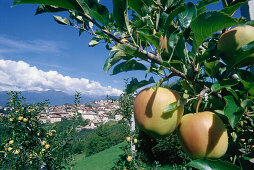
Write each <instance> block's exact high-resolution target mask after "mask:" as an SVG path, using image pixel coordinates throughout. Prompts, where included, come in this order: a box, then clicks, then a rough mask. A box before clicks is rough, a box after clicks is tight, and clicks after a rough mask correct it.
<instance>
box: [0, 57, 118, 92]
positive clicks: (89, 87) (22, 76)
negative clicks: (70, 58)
mask: <svg viewBox="0 0 254 170" xmlns="http://www.w3.org/2000/svg"><path fill="white" fill-rule="evenodd" d="M9 90H15V91H24V90H39V91H44V90H57V91H63V92H66V93H69V94H74V93H75V91H79V92H81V93H82V94H89V95H106V94H107V95H112V96H113V95H120V94H121V93H122V91H121V90H118V89H116V88H112V87H111V86H107V87H104V86H102V85H101V84H100V83H99V82H96V81H90V80H88V79H85V78H72V77H69V76H63V75H62V74H59V73H58V72H57V71H48V72H44V71H42V70H39V69H37V68H36V67H32V66H30V65H29V64H28V63H25V62H23V61H18V62H16V61H11V60H0V91H9Z"/></svg>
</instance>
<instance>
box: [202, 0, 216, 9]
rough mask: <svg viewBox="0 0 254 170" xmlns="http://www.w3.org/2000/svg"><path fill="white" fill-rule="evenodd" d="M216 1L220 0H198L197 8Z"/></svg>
mask: <svg viewBox="0 0 254 170" xmlns="http://www.w3.org/2000/svg"><path fill="white" fill-rule="evenodd" d="M218 2H220V0H201V1H198V3H197V8H198V9H201V8H204V7H205V6H207V5H210V4H214V3H218Z"/></svg>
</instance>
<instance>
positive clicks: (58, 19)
mask: <svg viewBox="0 0 254 170" xmlns="http://www.w3.org/2000/svg"><path fill="white" fill-rule="evenodd" d="M53 17H54V20H55V21H56V22H57V23H59V24H63V25H71V22H70V20H69V19H68V18H62V17H60V16H55V15H54V16H53Z"/></svg>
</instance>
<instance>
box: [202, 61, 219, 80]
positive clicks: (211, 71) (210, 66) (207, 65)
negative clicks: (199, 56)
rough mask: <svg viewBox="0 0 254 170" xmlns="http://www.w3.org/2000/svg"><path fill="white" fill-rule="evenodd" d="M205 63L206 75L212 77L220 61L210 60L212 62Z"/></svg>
mask: <svg viewBox="0 0 254 170" xmlns="http://www.w3.org/2000/svg"><path fill="white" fill-rule="evenodd" d="M204 65H205V72H206V74H207V75H208V76H210V77H212V78H214V77H215V75H216V74H217V73H218V72H219V68H220V62H219V60H216V61H212V62H209V63H208V62H206V61H205V62H204Z"/></svg>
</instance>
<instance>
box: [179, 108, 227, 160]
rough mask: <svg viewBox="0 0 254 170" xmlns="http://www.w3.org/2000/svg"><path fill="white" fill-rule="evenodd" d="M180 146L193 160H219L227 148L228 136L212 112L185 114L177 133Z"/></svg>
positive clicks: (220, 121)
mask: <svg viewBox="0 0 254 170" xmlns="http://www.w3.org/2000/svg"><path fill="white" fill-rule="evenodd" d="M177 135H178V139H179V141H180V144H181V146H182V148H183V150H185V152H187V153H188V154H189V155H190V157H192V158H193V159H197V158H220V157H221V156H223V155H224V154H225V153H226V151H227V148H228V134H227V130H226V128H225V126H224V124H223V122H222V120H221V119H220V118H219V117H218V116H217V115H216V114H214V113H213V112H209V111H205V112H199V113H195V114H186V115H184V116H183V118H182V119H181V122H180V124H179V127H178V131H177Z"/></svg>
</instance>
